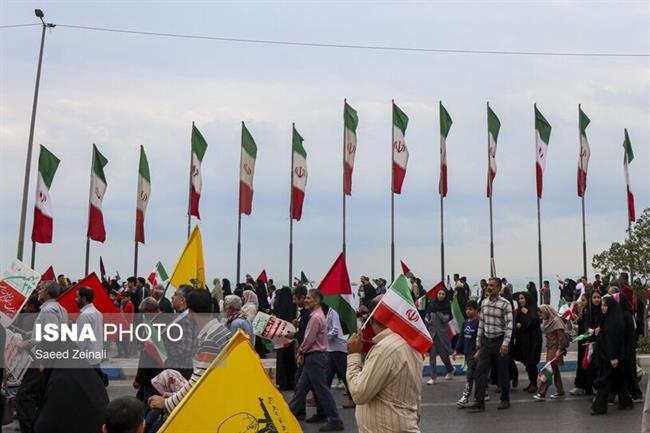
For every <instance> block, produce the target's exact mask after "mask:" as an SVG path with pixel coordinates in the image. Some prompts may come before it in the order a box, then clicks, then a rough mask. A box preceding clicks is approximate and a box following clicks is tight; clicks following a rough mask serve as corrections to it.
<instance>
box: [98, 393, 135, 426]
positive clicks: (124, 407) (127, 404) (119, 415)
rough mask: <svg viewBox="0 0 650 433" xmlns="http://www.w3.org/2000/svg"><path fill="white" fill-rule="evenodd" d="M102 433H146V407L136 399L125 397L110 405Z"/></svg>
mask: <svg viewBox="0 0 650 433" xmlns="http://www.w3.org/2000/svg"><path fill="white" fill-rule="evenodd" d="M102 433H144V405H143V404H142V402H141V401H140V400H138V399H137V398H135V397H129V396H123V397H118V398H116V399H115V400H113V401H111V402H110V403H108V406H106V412H105V413H104V425H102Z"/></svg>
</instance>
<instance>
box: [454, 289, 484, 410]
mask: <svg viewBox="0 0 650 433" xmlns="http://www.w3.org/2000/svg"><path fill="white" fill-rule="evenodd" d="M478 312H479V307H478V303H477V302H476V301H474V300H470V301H468V302H467V306H466V307H465V314H466V315H467V320H465V321H464V322H463V326H462V328H461V335H460V336H459V337H458V340H457V341H456V347H455V350H454V353H453V354H452V355H451V357H452V359H453V360H454V361H455V360H456V355H457V354H459V353H462V354H464V355H465V363H466V364H467V374H466V376H465V377H466V382H465V389H464V390H463V395H462V396H461V397H460V399H459V400H458V401H457V402H456V404H457V405H458V406H459V407H460V408H464V407H465V405H467V404H468V403H469V397H470V395H472V387H473V385H474V371H475V370H476V364H477V362H476V361H477V360H475V359H474V352H475V351H476V333H477V331H478Z"/></svg>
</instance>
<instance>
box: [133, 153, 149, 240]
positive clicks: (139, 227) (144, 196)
mask: <svg viewBox="0 0 650 433" xmlns="http://www.w3.org/2000/svg"><path fill="white" fill-rule="evenodd" d="M150 195H151V177H150V176H149V162H148V161H147V154H146V153H144V146H140V164H139V168H138V197H137V200H138V201H137V208H136V210H135V241H136V242H140V243H141V244H144V214H145V212H146V211H147V205H148V204H149V196H150Z"/></svg>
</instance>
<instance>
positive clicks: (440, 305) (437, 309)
mask: <svg viewBox="0 0 650 433" xmlns="http://www.w3.org/2000/svg"><path fill="white" fill-rule="evenodd" d="M440 290H445V294H446V295H447V296H445V299H444V300H443V301H441V300H440V299H438V292H436V297H435V298H434V299H433V301H431V304H430V305H429V309H428V310H429V311H428V312H429V313H443V314H448V315H449V316H451V302H449V293H447V291H446V289H444V288H443V289H440Z"/></svg>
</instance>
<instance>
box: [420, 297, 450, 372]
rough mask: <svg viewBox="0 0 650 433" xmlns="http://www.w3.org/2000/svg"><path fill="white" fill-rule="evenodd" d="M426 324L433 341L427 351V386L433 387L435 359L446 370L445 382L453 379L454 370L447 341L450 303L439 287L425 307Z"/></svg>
mask: <svg viewBox="0 0 650 433" xmlns="http://www.w3.org/2000/svg"><path fill="white" fill-rule="evenodd" d="M425 317H426V320H425V321H426V322H427V323H428V329H429V333H430V334H431V338H432V339H433V344H432V345H431V349H429V361H430V363H431V378H430V379H429V380H428V381H427V385H433V384H435V383H436V382H437V372H436V358H437V356H440V359H441V360H442V363H443V364H444V365H445V368H446V369H447V374H446V376H445V379H446V380H451V379H453V378H454V372H455V371H456V369H455V368H454V366H453V365H452V364H451V360H450V359H449V356H450V355H451V354H452V352H453V350H452V348H451V343H450V341H449V334H448V330H449V325H448V324H449V321H450V320H451V319H452V315H451V303H450V302H449V297H448V296H447V290H446V289H445V288H444V287H440V288H439V289H438V290H437V291H436V294H435V298H434V299H433V301H432V302H431V303H430V304H429V306H428V307H427V311H426V313H425Z"/></svg>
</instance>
